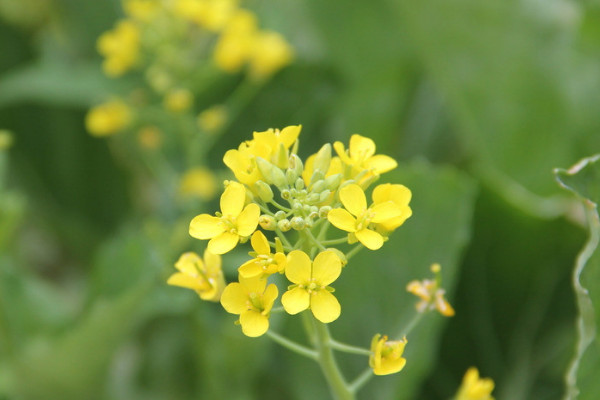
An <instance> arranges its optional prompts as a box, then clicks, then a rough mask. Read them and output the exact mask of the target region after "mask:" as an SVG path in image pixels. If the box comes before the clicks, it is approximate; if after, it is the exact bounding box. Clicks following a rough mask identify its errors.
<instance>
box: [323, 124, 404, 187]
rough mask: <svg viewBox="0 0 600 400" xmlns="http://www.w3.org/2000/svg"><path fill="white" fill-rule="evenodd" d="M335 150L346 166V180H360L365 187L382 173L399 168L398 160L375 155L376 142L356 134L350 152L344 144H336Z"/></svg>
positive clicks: (351, 142)
mask: <svg viewBox="0 0 600 400" xmlns="http://www.w3.org/2000/svg"><path fill="white" fill-rule="evenodd" d="M333 148H334V149H335V151H336V152H337V154H338V156H339V157H340V160H341V161H342V163H343V164H344V165H345V166H346V170H345V178H346V179H358V184H360V185H361V186H363V187H366V186H368V184H369V183H370V182H371V181H372V180H373V179H374V178H376V177H378V176H379V175H381V174H382V173H384V172H388V171H391V170H392V169H394V168H396V167H397V166H398V163H397V162H396V160H394V159H393V158H391V157H389V156H386V155H382V154H378V155H375V142H373V140H371V139H369V138H367V137H364V136H361V135H357V134H354V135H352V136H351V137H350V146H349V148H348V151H346V149H345V148H344V144H343V143H342V142H335V143H334V144H333Z"/></svg>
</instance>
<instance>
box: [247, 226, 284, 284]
mask: <svg viewBox="0 0 600 400" xmlns="http://www.w3.org/2000/svg"><path fill="white" fill-rule="evenodd" d="M250 243H251V244H252V248H253V249H254V251H253V252H251V253H250V255H252V256H254V258H253V259H252V260H250V261H247V262H245V263H244V264H242V265H241V266H240V268H239V270H238V272H239V273H240V276H242V277H244V278H253V277H256V276H259V277H265V276H268V275H271V274H274V273H276V272H283V270H284V269H285V264H286V261H287V258H286V256H285V254H283V252H279V251H278V252H275V254H272V253H271V246H270V245H269V242H268V241H267V238H266V237H265V235H264V234H263V233H262V232H261V231H256V232H254V234H252V238H251V239H250Z"/></svg>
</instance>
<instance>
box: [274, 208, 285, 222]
mask: <svg viewBox="0 0 600 400" xmlns="http://www.w3.org/2000/svg"><path fill="white" fill-rule="evenodd" d="M284 218H285V212H284V211H281V210H280V211H277V212H276V213H275V219H276V220H277V221H280V220H282V219H284Z"/></svg>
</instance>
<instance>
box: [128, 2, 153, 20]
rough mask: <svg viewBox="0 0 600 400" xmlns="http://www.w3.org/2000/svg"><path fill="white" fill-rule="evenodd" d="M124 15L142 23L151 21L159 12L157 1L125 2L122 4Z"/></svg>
mask: <svg viewBox="0 0 600 400" xmlns="http://www.w3.org/2000/svg"><path fill="white" fill-rule="evenodd" d="M123 9H124V10H125V14H127V15H128V16H130V17H132V18H135V19H137V20H140V21H143V22H150V21H152V20H153V19H154V18H155V17H156V16H157V15H158V13H159V11H160V2H159V1H158V0H126V1H125V2H124V4H123Z"/></svg>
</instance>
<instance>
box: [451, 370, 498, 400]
mask: <svg viewBox="0 0 600 400" xmlns="http://www.w3.org/2000/svg"><path fill="white" fill-rule="evenodd" d="M493 390H494V381H493V380H491V379H490V378H483V379H481V378H479V371H477V368H475V367H471V368H469V369H468V370H467V373H466V374H465V377H464V378H463V381H462V384H461V385H460V388H459V389H458V393H457V394H456V398H455V399H456V400H494V398H493V397H492V391H493Z"/></svg>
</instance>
